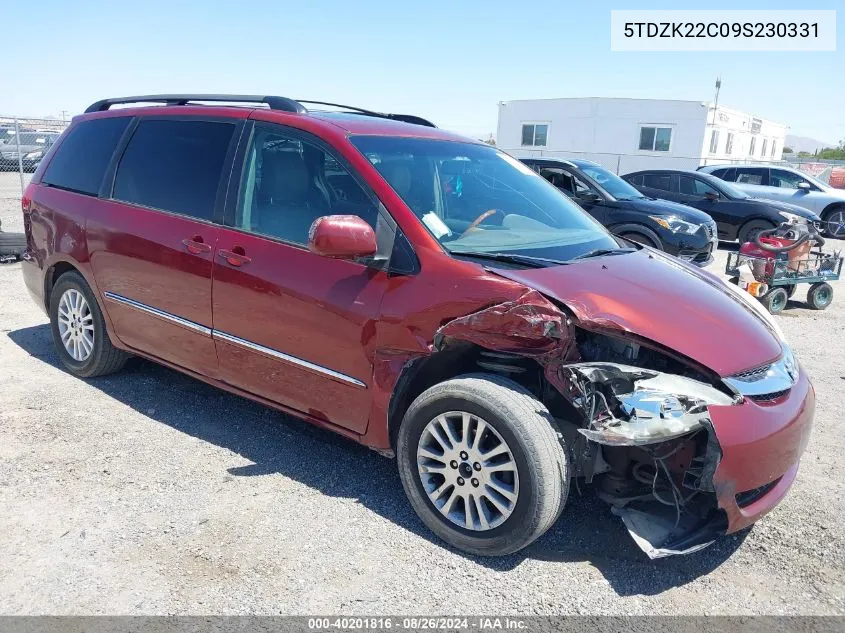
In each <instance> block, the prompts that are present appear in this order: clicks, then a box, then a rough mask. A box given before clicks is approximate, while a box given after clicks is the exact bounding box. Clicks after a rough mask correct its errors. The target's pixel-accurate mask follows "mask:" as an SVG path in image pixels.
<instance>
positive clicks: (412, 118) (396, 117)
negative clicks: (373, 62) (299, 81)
mask: <svg viewBox="0 0 845 633" xmlns="http://www.w3.org/2000/svg"><path fill="white" fill-rule="evenodd" d="M297 101H298V102H299V103H308V104H313V105H324V106H332V107H334V108H345V109H346V110H351V111H352V112H353V113H355V114H362V115H364V116H374V117H378V118H380V119H391V120H393V121H404V122H405V123H413V124H414V125H425V126H426V127H437V126H436V125H434V123H432V122H431V121H429V120H428V119H424V118H422V117H419V116H416V115H415V114H390V113H387V112H374V111H373V110H365V109H364V108H358V107H356V106H348V105H343V104H342V103H330V102H329V101H312V100H311V99H297Z"/></svg>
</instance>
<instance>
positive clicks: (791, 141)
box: [786, 134, 836, 154]
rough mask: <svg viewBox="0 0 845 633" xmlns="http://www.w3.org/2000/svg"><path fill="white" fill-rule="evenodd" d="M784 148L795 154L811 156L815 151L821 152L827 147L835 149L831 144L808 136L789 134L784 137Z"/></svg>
mask: <svg viewBox="0 0 845 633" xmlns="http://www.w3.org/2000/svg"><path fill="white" fill-rule="evenodd" d="M786 146H787V147H791V148H792V151H793V152H795V153H796V154H797V153H798V152H809V153H810V154H812V153H813V152H815V151H816V150H817V149H818V150H822V149H825V148H827V147H836V145H835V144H833V143H825V142H824V141H819V140H816V139H814V138H810V137H808V136H792V135H791V134H787V135H786Z"/></svg>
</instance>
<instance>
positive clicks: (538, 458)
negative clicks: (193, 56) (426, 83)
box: [22, 95, 815, 556]
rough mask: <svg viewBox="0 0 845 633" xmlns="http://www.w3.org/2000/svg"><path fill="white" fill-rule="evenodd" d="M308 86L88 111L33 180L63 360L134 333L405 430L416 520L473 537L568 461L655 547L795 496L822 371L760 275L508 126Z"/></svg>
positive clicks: (401, 462) (187, 365)
mask: <svg viewBox="0 0 845 633" xmlns="http://www.w3.org/2000/svg"><path fill="white" fill-rule="evenodd" d="M132 103H143V104H147V105H145V106H144V107H126V108H121V109H110V108H111V106H112V105H115V104H123V105H129V104H132ZM150 103H155V104H162V105H157V106H150V105H148V104H150ZM221 103H224V104H228V105H221ZM304 103H308V105H309V106H311V107H312V109H311V110H309V109H307V108H306V106H305V105H304ZM237 104H241V105H240V106H239V105H237ZM244 105H246V106H250V107H243V106H244ZM314 105H315V104H314V102H301V101H295V100H292V99H288V98H284V97H261V96H245V95H234V96H224V95H153V96H148V97H127V98H122V99H106V100H102V101H98V102H96V103H94V104H92V105H91V106H90V107H89V108H88V110H87V111H86V113H85V114H83V115H81V116H78V117H76V118H74V120H73V122H72V124H71V125H70V127H69V128H68V129H67V130H66V131H65V132H64V133H63V135H62V137H61V139H60V140H59V142H58V143H57V144H56V145H54V146H53V147H52V148H51V150H50V151H49V153H48V154H47V156H46V157H45V159H44V161H43V162H42V164H41V165H40V166H39V168H38V170H37V171H36V173H35V175H34V176H33V178H32V182H31V184H30V185H29V187H28V188H27V190H26V193H25V196H24V198H23V200H22V207H23V214H24V226H25V230H26V237H27V249H26V251H25V252H24V256H23V259H24V262H23V264H22V269H23V276H24V280H25V283H26V286H27V289H28V290H29V292H30V294H31V295H32V297H33V298H34V300H35V301H36V302H37V303H38V304H39V305H40V306H41V307H42V308H43V309H44V310H45V311H46V312H47V314H48V315H49V317H50V323H51V329H52V334H53V339H54V342H55V346H56V350H57V353H58V355H59V358H60V359H61V362H62V364H63V365H64V367H65V368H66V369H67V370H68V371H69V372H70V373H72V374H74V375H76V376H80V377H83V378H87V377H92V376H99V375H103V374H107V373H111V372H115V371H117V370H118V369H120V368H121V367H122V366H123V364H124V363H125V362H126V360H127V358H128V357H129V356H130V355H132V354H134V355H138V356H141V357H144V358H147V359H151V360H153V361H156V362H159V363H162V364H164V365H166V366H169V367H172V368H175V369H178V370H179V371H182V372H185V373H187V374H188V375H190V376H194V377H196V378H198V379H200V380H203V381H205V382H207V383H209V384H212V385H216V386H218V387H220V388H222V389H225V390H227V391H230V392H232V393H235V394H239V395H242V396H245V397H248V398H251V399H253V400H256V401H258V402H262V403H265V404H267V405H269V406H272V407H275V408H277V409H279V410H282V411H285V412H288V413H291V414H293V415H295V416H298V417H300V418H302V419H304V420H307V421H308V422H311V423H313V424H315V425H317V426H320V427H324V428H328V429H331V430H333V431H336V432H338V433H340V434H342V435H344V436H346V437H348V438H352V439H354V440H356V441H358V442H361V443H363V444H365V445H366V446H369V447H371V448H373V449H375V450H377V451H379V452H381V453H384V454H387V455H391V456H392V455H395V456H396V458H397V463H398V468H399V475H400V478H401V481H402V484H403V486H404V489H405V491H406V493H407V496H408V498H409V500H410V502H411V505H412V506H413V508H414V510H415V511H416V512H417V514H418V515H419V517H420V518H421V520H422V521H423V522H424V523H425V524H426V525H427V526H429V527H430V528H431V529H432V530H433V531H434V532H435V533H436V534H437V535H438V536H440V537H441V538H442V539H443V540H445V541H446V542H448V543H450V544H452V545H454V546H455V547H457V548H460V549H462V550H464V551H466V552H471V553H474V554H482V555H503V554H508V553H511V552H516V551H518V550H520V549H521V548H523V547H525V546H526V545H528V544H529V543H531V542H532V541H534V540H535V539H536V538H538V537H539V536H540V535H541V534H543V533H544V532H545V531H546V530H548V529H549V528H550V527H551V526H552V525H553V524H554V523H555V522H556V521H557V519H558V517H559V515H560V513H561V510H562V509H563V507H564V504H565V503H566V500H567V494H568V491H569V488H570V483H571V481H572V480H573V479H574V480H576V483H577V484H578V485H579V486H582V485H585V484H593V485H594V486H595V487H596V489H597V490H598V494H599V496H600V497H601V498H602V499H604V500H606V501H607V502H608V503H609V504H610V506H611V508H612V511H613V512H614V513H616V514H617V515H619V516H620V517H621V519H622V520H623V521H624V522H625V524H626V526H627V527H628V529H629V531H630V532H631V534H632V535H633V536H634V538H635V540H636V541H637V543H638V544H639V545H640V546H641V547H642V548H643V549H645V550H646V551H647V552H648V553H649V555H651V556H660V555H665V554H669V553H679V552H689V551H693V550H695V549H698V548H700V547H703V546H705V545H706V544H708V543H710V542H711V541H713V540H714V539H715V538H717V537H718V536H719V535H721V534H725V533H727V532H735V531H737V530H740V529H742V528H745V527H747V526H749V525H751V524H752V523H754V522H755V521H756V520H757V519H759V518H760V517H761V516H763V515H764V514H766V513H767V512H769V511H770V510H772V508H774V507H775V506H776V505H777V504H778V503H779V502H780V500H781V499H783V497H784V496H785V495H786V493H787V490H788V489H789V488H790V486H791V485H792V483H793V481H794V480H795V476H796V473H797V471H798V464H799V460H800V458H801V454H802V452H803V450H804V446H805V444H806V442H807V438H808V436H809V433H810V428H811V424H812V418H813V412H814V403H815V396H814V392H813V388H812V386H811V384H810V381H809V378H808V376H807V374H806V372H804V371H802V370H801V368H800V366H799V364H798V362H797V361H796V359H795V358H794V356H793V354H792V351H791V350H790V348H789V346H788V345H787V343H786V341H785V340H784V337H783V334H782V333H781V331H780V329H779V327H778V326H777V323H776V322H775V321H774V319H773V317H771V315H769V314H768V313H767V312H766V311H765V310H763V309H762V308H761V306H760V305H759V303H758V302H757V301H756V300H754V299H752V298H751V297H750V296H749V295H748V294H747V293H745V292H743V291H741V290H740V289H739V288H737V287H736V286H732V285H729V284H727V283H724V282H723V281H721V280H719V279H718V278H716V277H715V276H713V275H711V274H709V273H707V272H704V271H702V270H700V269H698V268H696V267H695V266H692V265H690V264H687V263H685V262H682V261H680V260H678V259H676V258H674V257H670V256H668V255H665V254H663V253H661V252H659V251H656V250H654V249H650V248H646V247H642V246H640V245H630V244H629V245H625V244H622V243H620V241H619V240H618V239H617V238H615V237H613V236H612V235H611V234H610V233H608V232H607V231H606V230H605V229H604V228H603V227H602V226H601V225H600V224H598V223H597V222H596V221H595V220H593V219H592V218H591V217H590V216H589V215H587V214H586V213H584V212H583V210H581V209H580V208H579V207H578V206H577V205H576V204H574V203H573V202H571V201H570V200H568V199H567V198H566V197H565V196H563V195H561V194H560V193H559V192H558V191H557V190H556V189H555V188H554V187H553V186H552V185H550V184H549V183H548V182H547V181H546V180H544V179H543V178H542V177H541V176H539V175H538V174H537V173H535V172H534V171H532V170H531V169H529V168H528V167H527V166H525V165H524V164H522V163H521V162H519V161H517V160H516V159H514V158H512V157H510V156H509V155H507V154H505V153H503V152H500V151H498V150H497V149H496V148H494V147H490V146H488V145H486V144H484V143H481V142H476V141H471V140H468V139H464V138H462V137H460V136H457V135H455V134H451V133H449V132H445V131H443V130H440V129H437V128H436V127H434V126H433V125H432V124H431V123H429V122H428V121H426V120H424V119H421V118H420V117H416V116H412V115H401V114H383V113H377V112H372V111H369V110H361V109H356V108H351V107H343V106H337V107H335V110H336V111H329V112H325V111H317V110H315V109H313V106H314ZM316 105H317V106H322V107H334V106H332V104H316ZM337 110H341V111H337Z"/></svg>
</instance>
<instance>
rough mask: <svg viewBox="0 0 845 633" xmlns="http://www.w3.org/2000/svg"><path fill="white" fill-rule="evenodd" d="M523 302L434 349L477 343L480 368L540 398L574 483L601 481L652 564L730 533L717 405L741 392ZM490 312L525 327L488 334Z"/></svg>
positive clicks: (448, 333) (443, 334) (456, 325)
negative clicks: (723, 504) (714, 421)
mask: <svg viewBox="0 0 845 633" xmlns="http://www.w3.org/2000/svg"><path fill="white" fill-rule="evenodd" d="M534 294H535V295H536V293H534ZM538 297H539V299H541V300H542V301H543V302H544V303H542V304H540V305H539V306H537V305H536V304H538V303H539V302H538V300H537V299H538ZM523 299H525V297H523V298H521V300H519V301H516V302H512V304H501V305H499V306H494V307H493V308H490V309H488V310H486V311H481V312H478V313H475V314H473V315H469V316H467V317H464V319H456V320H455V321H452V322H450V323H448V324H447V325H446V326H444V327H442V328H441V330H440V331H439V332H438V338H437V339H436V340H435V346H436V347H438V348H443V347H444V346H448V345H454V344H457V345H461V344H465V342H470V343H473V344H475V345H479V346H481V347H482V348H483V349H482V350H481V351H479V352H477V355H476V357H475V363H476V366H477V367H478V368H481V369H482V370H484V371H489V372H494V373H500V374H503V375H505V376H507V377H509V378H511V379H513V380H515V381H517V382H519V383H520V384H522V385H523V386H525V387H526V388H528V389H529V390H530V391H532V392H533V393H534V395H535V396H536V397H537V398H538V399H539V400H541V401H542V402H543V403H544V404H545V405H546V406H547V407H548V409H549V411H550V412H551V414H552V415H553V416H554V418H555V421H556V424H557V426H558V429H557V430H558V432H559V434H560V436H561V441H562V443H563V445H564V446H565V448H566V450H567V452H568V457H569V460H570V464H571V466H572V469H571V477H572V479H573V482H572V484H573V485H574V486H575V488H576V489H577V490H578V491H579V492H580V491H581V486H582V484H583V485H590V484H591V485H594V486H596V492H597V494H598V496H599V498H601V499H602V500H604V501H606V502H607V503H609V504H610V506H611V511H612V512H613V513H614V514H616V515H618V516H619V517H620V518H621V519H622V521H623V522H624V523H625V526H626V527H627V529H628V531H629V532H630V534H631V536H632V537H633V538H634V540H635V541H636V543H637V544H638V545H639V546H640V547H641V548H642V549H643V551H645V552H646V554H648V555H649V557H651V558H660V557H663V556H668V555H672V554H683V553H690V552H693V551H696V550H698V549H701V548H703V547H705V546H707V545H709V544H710V543H712V542H713V541H714V540H715V539H716V538H717V537H718V536H720V535H721V534H724V532H725V530H726V528H727V520H726V517H725V516H724V513H723V512H722V511H721V510H720V509H719V508H718V505H717V499H716V492H715V488H714V485H713V473H714V472H715V470H716V467H717V466H718V463H719V461H720V459H721V449H720V448H719V444H718V441H717V439H716V437H715V434H714V433H713V430H712V427H711V424H710V418H709V414H708V407H709V406H711V405H716V406H725V405H728V406H729V405H731V404H734V403H735V402H737V396H736V394H734V393H732V392H731V391H730V390H729V389H728V388H727V387H725V386H724V385H723V384H721V381H719V379H718V377H717V376H711V375H708V374H707V370H704V369H702V368H698V367H695V366H693V363H691V362H690V363H685V362H684V361H683V360H682V359H679V358H676V357H673V356H670V355H669V354H667V353H663V352H661V351H659V350H658V349H656V348H655V347H656V346H655V347H651V346H649V345H647V344H643V343H642V342H638V341H636V340H635V339H633V338H627V337H625V336H624V333H620V336H618V337H617V336H611V335H607V334H603V333H597V332H593V331H588V330H586V329H582V328H581V327H579V326H578V325H576V324H575V323H573V320H572V319H570V318H569V317H568V316H566V315H565V314H564V313H563V312H562V311H561V310H559V309H558V308H557V307H556V306H554V304H551V302H548V301H547V300H546V299H545V298H544V297H542V296H540V295H536V296H534V297H532V298H531V300H530V302H529V301H524V300H523ZM534 307H539V309H538V310H536V311H534V310H533V309H532V308H534ZM485 313H487V314H486V315H485ZM555 313H556V314H555ZM487 316H489V317H490V318H495V320H496V322H497V324H498V325H501V322H502V321H506V322H509V323H518V324H519V327H518V328H515V329H510V330H509V331H502V330H501V329H498V328H495V329H493V328H491V330H490V332H489V336H488V332H486V331H485V327H484V326H485V324H486V323H485V318H486V317H487ZM555 317H557V318H555ZM461 321H463V323H460V322H461ZM491 324H492V322H491ZM464 326H468V329H464ZM517 350H519V351H517ZM534 361H536V362H534Z"/></svg>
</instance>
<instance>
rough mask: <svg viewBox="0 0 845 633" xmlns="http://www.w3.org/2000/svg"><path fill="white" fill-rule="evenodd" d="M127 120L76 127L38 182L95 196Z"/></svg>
mask: <svg viewBox="0 0 845 633" xmlns="http://www.w3.org/2000/svg"><path fill="white" fill-rule="evenodd" d="M129 121H130V119H129V118H128V117H115V118H108V119H92V120H90V121H83V122H82V123H79V124H77V125H75V126H74V127H73V129H71V130H70V132H68V135H67V138H66V139H65V140H64V142H62V144H61V146H60V147H59V149H58V151H57V152H56V155H55V156H53V160H51V161H50V164H49V165H48V166H47V171H45V172H44V176H43V177H42V178H41V182H42V183H44V184H45V185H50V186H51V187H57V188H59V189H67V190H68V191H75V192H77V193H84V194H87V195H89V196H96V195H97V193H98V192H99V190H100V183H101V182H102V181H103V175H104V174H105V173H106V168H107V167H108V164H109V161H110V160H111V157H112V154H113V153H114V149H115V147H117V143H118V141H119V140H120V137H121V136H122V135H123V132H124V130H125V129H126V126H127V125H129Z"/></svg>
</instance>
